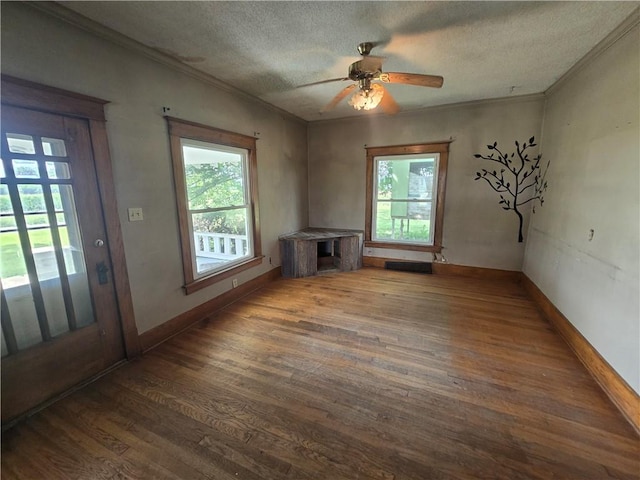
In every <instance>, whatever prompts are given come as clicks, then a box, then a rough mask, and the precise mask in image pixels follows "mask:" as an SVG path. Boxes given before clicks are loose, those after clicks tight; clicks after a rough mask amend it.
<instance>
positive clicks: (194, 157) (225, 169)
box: [182, 140, 246, 210]
mask: <svg viewBox="0 0 640 480" xmlns="http://www.w3.org/2000/svg"><path fill="white" fill-rule="evenodd" d="M216 147H217V146H216V145H213V144H207V143H204V142H195V141H191V140H182V154H183V158H184V172H185V180H186V184H187V185H186V186H187V200H188V202H189V206H188V208H189V210H200V209H207V208H221V207H230V206H235V205H245V204H246V201H245V194H244V188H245V185H244V172H243V163H244V157H245V156H244V155H243V154H241V153H238V152H230V151H225V150H221V149H217V148H216ZM220 148H222V147H220Z"/></svg>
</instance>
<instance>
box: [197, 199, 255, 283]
mask: <svg viewBox="0 0 640 480" xmlns="http://www.w3.org/2000/svg"><path fill="white" fill-rule="evenodd" d="M247 213H248V209H247V208H239V209H233V210H224V211H220V212H215V213H196V214H193V215H192V216H191V220H192V226H193V238H194V245H195V256H196V272H197V273H198V274H202V273H203V272H206V271H209V270H214V269H218V268H220V267H222V266H224V265H225V264H227V263H230V262H233V261H235V260H238V259H239V258H243V257H245V256H248V255H251V254H252V252H251V245H250V241H249V237H248V235H247V217H248V215H247Z"/></svg>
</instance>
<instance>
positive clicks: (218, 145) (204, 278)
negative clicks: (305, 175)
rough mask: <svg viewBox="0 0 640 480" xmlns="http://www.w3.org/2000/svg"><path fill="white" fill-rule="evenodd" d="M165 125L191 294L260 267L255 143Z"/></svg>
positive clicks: (180, 123)
mask: <svg viewBox="0 0 640 480" xmlns="http://www.w3.org/2000/svg"><path fill="white" fill-rule="evenodd" d="M165 119H166V121H167V124H168V127H169V137H170V141H171V158H172V162H173V173H174V184H175V189H176V203H177V207H178V219H179V227H180V239H181V246H182V264H183V272H184V290H185V293H186V294H190V293H193V292H195V291H198V290H200V289H202V288H204V287H207V286H209V285H212V284H214V283H216V282H219V281H221V280H223V279H225V278H229V277H232V276H234V275H236V274H237V273H239V272H240V271H243V270H246V269H248V268H252V267H254V266H257V265H259V264H260V263H262V259H263V256H262V251H261V242H260V226H259V220H258V219H259V218H260V216H259V213H258V210H259V209H258V191H257V184H258V179H257V158H256V138H255V137H250V136H247V135H242V134H239V133H234V132H229V131H226V130H220V129H217V128H213V127H209V126H206V125H202V124H198V123H194V122H188V121H185V120H179V119H176V118H173V117H165ZM210 190H211V191H213V193H212V194H209V191H210Z"/></svg>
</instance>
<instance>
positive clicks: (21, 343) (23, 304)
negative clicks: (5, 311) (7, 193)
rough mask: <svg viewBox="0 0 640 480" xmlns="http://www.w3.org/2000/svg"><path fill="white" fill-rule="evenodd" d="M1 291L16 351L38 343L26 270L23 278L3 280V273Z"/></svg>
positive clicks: (40, 338) (36, 320)
mask: <svg viewBox="0 0 640 480" xmlns="http://www.w3.org/2000/svg"><path fill="white" fill-rule="evenodd" d="M2 235H5V234H4V233H3V234H0V238H1V237H2ZM3 260H4V258H3ZM2 289H3V290H4V293H5V295H6V298H7V307H9V316H10V317H11V324H12V325H13V330H14V333H15V335H16V342H17V344H18V349H20V350H22V349H24V348H27V347H30V346H32V345H36V344H38V343H40V342H41V341H42V335H41V333H40V326H39V324H38V316H37V314H36V306H35V303H34V302H33V295H32V293H31V286H30V285H29V279H28V278H27V274H26V268H25V269H24V276H13V277H10V278H5V276H4V272H3V275H2Z"/></svg>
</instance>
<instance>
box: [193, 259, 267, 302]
mask: <svg viewBox="0 0 640 480" xmlns="http://www.w3.org/2000/svg"><path fill="white" fill-rule="evenodd" d="M263 258H264V255H259V256H257V257H254V258H251V259H250V260H247V261H246V262H244V263H241V264H239V265H234V266H233V267H231V268H229V269H228V270H223V271H221V272H217V273H215V274H213V275H211V276H209V277H203V278H199V279H197V280H194V281H192V282H189V283H187V284H186V285H184V287H183V288H184V293H185V295H191V294H192V293H194V292H197V291H198V290H202V289H203V288H206V287H208V286H211V285H214V284H216V283H218V282H220V281H222V280H225V279H227V278H229V277H232V276H234V275H237V274H238V273H240V272H242V271H244V270H248V269H250V268H253V267H255V266H257V265H260V264H261V263H262V259H263Z"/></svg>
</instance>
